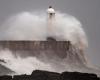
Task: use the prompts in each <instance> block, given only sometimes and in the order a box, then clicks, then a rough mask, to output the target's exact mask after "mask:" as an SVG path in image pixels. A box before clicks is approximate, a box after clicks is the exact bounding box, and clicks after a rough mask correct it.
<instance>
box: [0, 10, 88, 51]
mask: <svg viewBox="0 0 100 80" xmlns="http://www.w3.org/2000/svg"><path fill="white" fill-rule="evenodd" d="M40 14H41V15H40ZM40 14H38V12H37V14H36V13H34V12H33V13H32V12H22V13H19V14H17V15H14V16H12V17H11V18H10V19H8V20H7V21H6V22H5V23H4V24H3V25H2V26H1V27H0V40H39V41H41V40H43V41H44V40H46V38H47V37H49V36H51V37H54V38H56V40H61V41H63V40H64V41H68V40H69V41H71V43H72V44H73V45H75V46H77V47H78V48H81V49H85V48H86V47H87V45H88V43H87V39H86V35H85V32H84V30H83V28H82V25H81V23H80V22H79V21H78V20H77V19H76V18H75V17H73V16H70V15H67V14H63V13H60V12H56V15H55V18H54V19H53V23H52V24H53V25H52V26H50V24H48V18H47V15H46V14H44V13H41V12H40ZM48 26H49V27H51V28H52V31H51V30H48Z"/></svg>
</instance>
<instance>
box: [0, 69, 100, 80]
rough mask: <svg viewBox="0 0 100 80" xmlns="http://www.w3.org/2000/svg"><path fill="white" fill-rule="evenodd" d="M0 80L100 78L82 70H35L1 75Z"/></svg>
mask: <svg viewBox="0 0 100 80" xmlns="http://www.w3.org/2000/svg"><path fill="white" fill-rule="evenodd" d="M0 80H100V78H98V77H97V75H95V74H89V73H80V72H63V73H61V74H60V73H56V72H49V71H41V70H35V71H33V72H32V74H31V75H25V74H24V75H15V76H14V77H13V78H12V76H0Z"/></svg>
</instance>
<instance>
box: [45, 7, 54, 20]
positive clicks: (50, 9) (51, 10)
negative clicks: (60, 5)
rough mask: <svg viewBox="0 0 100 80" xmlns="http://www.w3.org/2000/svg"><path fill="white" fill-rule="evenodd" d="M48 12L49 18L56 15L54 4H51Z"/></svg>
mask: <svg viewBox="0 0 100 80" xmlns="http://www.w3.org/2000/svg"><path fill="white" fill-rule="evenodd" d="M47 13H48V17H49V18H53V17H54V16H55V10H54V9H53V8H52V6H49V8H48V10H47Z"/></svg>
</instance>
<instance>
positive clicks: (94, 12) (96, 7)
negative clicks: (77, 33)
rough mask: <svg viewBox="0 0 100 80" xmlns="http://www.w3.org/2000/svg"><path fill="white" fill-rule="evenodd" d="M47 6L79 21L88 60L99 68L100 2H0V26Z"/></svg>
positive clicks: (30, 0) (91, 0) (43, 0)
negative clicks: (81, 26)
mask: <svg viewBox="0 0 100 80" xmlns="http://www.w3.org/2000/svg"><path fill="white" fill-rule="evenodd" d="M49 5H53V7H54V8H55V9H56V10H59V11H61V12H64V13H68V14H70V15H73V16H75V17H76V18H78V19H79V20H80V21H81V23H82V24H83V28H84V29H85V32H86V34H87V37H88V41H89V48H88V50H87V54H88V58H89V59H90V61H91V62H92V63H93V64H95V65H98V66H100V58H99V57H100V53H99V52H100V49H99V48H100V35H99V34H100V31H99V30H100V27H99V25H100V0H0V24H2V22H4V21H5V19H7V18H8V17H9V16H11V15H12V14H15V13H19V12H22V11H34V10H45V9H47V8H48V6H49Z"/></svg>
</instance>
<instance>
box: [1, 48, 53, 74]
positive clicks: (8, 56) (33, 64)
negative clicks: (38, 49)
mask: <svg viewBox="0 0 100 80" xmlns="http://www.w3.org/2000/svg"><path fill="white" fill-rule="evenodd" d="M14 54H15V53H13V52H12V51H10V50H8V49H5V50H1V51H0V59H1V60H4V61H5V63H3V62H2V63H0V64H2V65H4V66H5V67H7V68H9V69H11V70H12V71H14V72H16V74H31V73H32V71H33V70H48V71H54V69H53V68H52V67H51V65H49V64H48V63H44V62H41V61H40V60H39V59H37V58H36V57H27V58H22V57H20V56H19V55H17V56H15V55H14ZM16 54H17V53H16Z"/></svg>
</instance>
